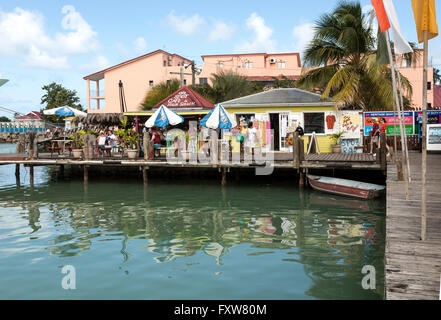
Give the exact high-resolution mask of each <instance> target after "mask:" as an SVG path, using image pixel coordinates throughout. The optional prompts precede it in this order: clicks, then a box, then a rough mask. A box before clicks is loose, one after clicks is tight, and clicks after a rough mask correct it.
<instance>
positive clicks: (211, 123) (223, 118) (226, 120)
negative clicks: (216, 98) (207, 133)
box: [200, 104, 237, 130]
mask: <svg viewBox="0 0 441 320" xmlns="http://www.w3.org/2000/svg"><path fill="white" fill-rule="evenodd" d="M200 125H201V126H204V127H207V128H210V129H225V130H230V129H231V128H233V127H235V126H237V122H236V119H234V117H233V116H231V115H230V114H229V113H228V112H227V111H226V110H225V109H224V107H222V105H220V104H218V105H217V106H216V107H215V108H214V109H213V110H211V111H210V113H209V114H207V115H206V116H205V117H204V118H203V119H202V120H201V122H200Z"/></svg>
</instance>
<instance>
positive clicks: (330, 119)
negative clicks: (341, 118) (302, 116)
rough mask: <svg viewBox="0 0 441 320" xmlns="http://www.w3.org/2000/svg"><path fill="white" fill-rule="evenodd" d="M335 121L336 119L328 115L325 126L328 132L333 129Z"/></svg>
mask: <svg viewBox="0 0 441 320" xmlns="http://www.w3.org/2000/svg"><path fill="white" fill-rule="evenodd" d="M335 121H336V119H335V116H334V115H333V114H330V115H328V116H327V117H326V124H327V126H328V129H329V130H332V129H334V123H335Z"/></svg>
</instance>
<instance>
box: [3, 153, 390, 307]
mask: <svg viewBox="0 0 441 320" xmlns="http://www.w3.org/2000/svg"><path fill="white" fill-rule="evenodd" d="M14 150H15V146H11V145H9V146H8V145H0V153H5V152H13V151H14ZM28 170H29V169H25V168H23V167H22V168H21V181H20V184H17V183H16V179H15V175H14V172H15V166H0V275H1V276H0V299H81V298H82V299H92V298H94V299H382V298H383V291H384V279H383V277H384V270H383V269H384V261H383V260H384V242H385V234H384V232H385V217H384V213H385V203H384V201H382V200H380V201H376V202H364V201H358V200H347V199H345V198H338V197H333V196H327V195H324V194H321V193H317V192H313V191H310V190H309V189H308V188H306V190H304V191H303V192H300V191H299V190H298V189H297V188H296V187H295V186H275V185H272V186H269V185H264V184H256V185H253V184H252V183H248V184H247V185H243V184H241V185H235V186H233V185H231V186H228V187H227V188H224V189H222V188H221V187H220V186H219V182H218V181H209V182H203V183H201V182H198V181H196V182H193V183H190V182H188V183H187V182H182V181H181V182H177V183H176V184H170V183H167V184H166V183H160V182H158V181H151V183H150V185H149V186H148V187H147V188H144V187H143V185H142V182H140V181H136V182H130V181H121V180H116V179H115V180H111V181H105V182H99V181H96V180H94V179H91V180H92V181H90V182H89V185H88V187H87V189H86V190H85V189H84V185H83V183H82V181H81V180H79V179H72V180H68V179H57V178H56V175H55V173H54V172H53V171H54V170H53V169H51V168H49V169H48V168H46V167H37V168H36V169H35V183H34V186H30V185H29V171H28ZM65 265H72V266H74V267H75V270H76V290H64V289H62V286H61V281H62V279H63V277H64V276H65V275H64V274H62V272H61V269H62V268H63V266H65ZM364 265H372V266H374V267H375V268H376V290H363V289H362V286H361V281H362V278H363V274H362V273H361V269H362V267H363V266H364Z"/></svg>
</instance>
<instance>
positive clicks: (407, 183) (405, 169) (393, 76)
mask: <svg viewBox="0 0 441 320" xmlns="http://www.w3.org/2000/svg"><path fill="white" fill-rule="evenodd" d="M385 32H386V44H387V51H388V53H389V62H390V67H391V74H392V88H393V94H394V98H395V103H396V105H397V109H399V106H400V102H399V101H398V93H397V82H396V79H395V64H394V61H393V57H392V49H391V47H390V37H389V30H386V31H385ZM398 119H399V121H400V135H401V152H402V161H403V162H404V160H405V158H406V153H405V151H404V147H403V126H402V121H401V114H400V112H399V111H398ZM403 171H404V178H405V181H404V183H405V187H406V199H409V178H408V172H407V166H406V165H405V163H403Z"/></svg>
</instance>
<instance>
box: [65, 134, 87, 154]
mask: <svg viewBox="0 0 441 320" xmlns="http://www.w3.org/2000/svg"><path fill="white" fill-rule="evenodd" d="M85 134H86V132H85V131H84V130H80V131H78V132H75V133H73V134H71V135H70V136H69V139H70V140H72V155H73V157H74V158H81V157H82V156H83V145H84V140H83V136H84V135H85Z"/></svg>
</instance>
